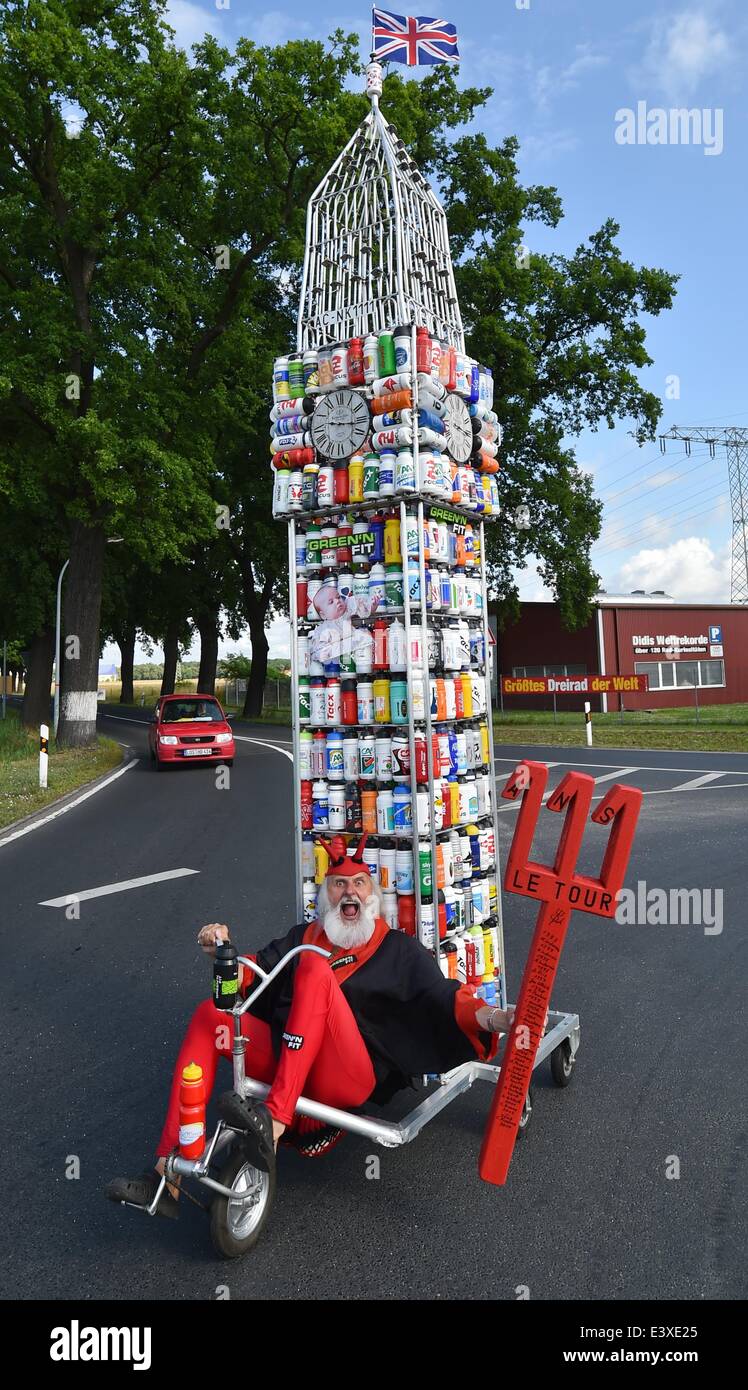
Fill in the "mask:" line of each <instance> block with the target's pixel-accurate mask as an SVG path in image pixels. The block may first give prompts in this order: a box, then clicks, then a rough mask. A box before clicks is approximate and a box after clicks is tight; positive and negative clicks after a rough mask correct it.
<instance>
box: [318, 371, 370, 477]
mask: <svg viewBox="0 0 748 1390" xmlns="http://www.w3.org/2000/svg"><path fill="white" fill-rule="evenodd" d="M370 429H371V420H370V417H369V407H368V405H367V404H366V401H365V400H364V398H363V396H360V395H359V394H358V392H356V391H350V390H348V389H347V388H346V387H342V388H341V390H339V391H328V393H327V395H325V396H322V398H321V400H320V401H319V403H318V405H317V406H316V408H315V411H314V414H313V416H312V442H313V443H314V446H315V448H316V449H319V452H320V453H321V454H322V455H323V456H324V458H328V459H342V458H347V457H348V455H349V454H355V452H356V450H357V449H360V448H361V445H362V444H363V442H364V440H365V439H366V438H367V436H368V434H369V431H370Z"/></svg>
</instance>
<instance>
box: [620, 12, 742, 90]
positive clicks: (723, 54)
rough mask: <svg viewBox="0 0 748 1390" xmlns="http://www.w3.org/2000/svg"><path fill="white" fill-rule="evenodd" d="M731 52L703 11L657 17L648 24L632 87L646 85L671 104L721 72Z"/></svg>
mask: <svg viewBox="0 0 748 1390" xmlns="http://www.w3.org/2000/svg"><path fill="white" fill-rule="evenodd" d="M733 51H734V45H733V41H732V40H731V39H729V38H728V36H727V34H726V33H725V31H724V30H723V29H721V28H720V26H719V24H718V22H717V21H716V19H713V18H712V17H711V16H710V15H709V14H707V13H706V11H705V10H704V9H690V10H681V11H680V13H679V14H670V15H658V16H656V17H655V18H654V19H653V20H652V22H651V26H650V38H649V43H648V45H647V49H646V52H645V54H644V57H643V59H642V62H641V63H640V64H639V65H638V66H637V67H636V68H635V69H633V70H632V72H631V73H630V77H631V79H632V81H633V83H634V85H635V86H641V84H642V83H648V84H649V85H654V86H655V87H659V88H660V89H661V90H662V91H663V92H665V93H666V95H667V96H668V97H669V98H670V99H671V100H673V101H677V100H682V99H684V98H685V97H688V96H690V95H691V93H692V92H694V91H695V90H696V88H697V87H698V86H699V84H700V83H701V82H702V81H703V80H704V78H707V77H711V76H712V75H713V74H714V73H717V72H721V71H722V70H723V69H724V67H725V65H726V64H727V63H729V61H730V60H731V58H732V56H733Z"/></svg>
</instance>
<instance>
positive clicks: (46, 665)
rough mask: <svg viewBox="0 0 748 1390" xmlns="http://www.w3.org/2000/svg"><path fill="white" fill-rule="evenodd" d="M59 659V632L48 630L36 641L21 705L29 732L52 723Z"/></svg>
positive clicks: (30, 654)
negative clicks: (54, 679)
mask: <svg viewBox="0 0 748 1390" xmlns="http://www.w3.org/2000/svg"><path fill="white" fill-rule="evenodd" d="M54 659H55V630H54V628H53V627H45V628H43V630H42V631H41V632H38V633H37V634H36V636H35V637H34V638H33V639H32V642H31V646H30V647H29V664H28V667H27V669H26V689H25V690H24V694H23V704H22V705H21V723H22V724H23V725H24V727H25V728H27V729H38V728H39V725H40V724H49V725H50V726H51V724H52V709H51V702H50V694H49V691H50V686H51V684H52V666H53V663H54Z"/></svg>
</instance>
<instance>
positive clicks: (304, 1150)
mask: <svg viewBox="0 0 748 1390" xmlns="http://www.w3.org/2000/svg"><path fill="white" fill-rule="evenodd" d="M344 1137H345V1131H344V1130H342V1129H336V1128H335V1126H334V1125H328V1124H326V1123H325V1121H324V1120H310V1119H308V1118H307V1117H306V1116H299V1118H298V1119H297V1120H296V1122H295V1124H293V1125H292V1126H291V1128H290V1129H286V1130H284V1131H283V1134H282V1135H281V1137H280V1143H281V1144H287V1145H288V1147H289V1148H291V1149H295V1150H296V1152H297V1153H298V1154H301V1157H302V1158H322V1156H323V1154H326V1153H329V1151H330V1149H333V1148H334V1147H335V1145H336V1144H339V1143H340V1141H341V1139H343V1138H344Z"/></svg>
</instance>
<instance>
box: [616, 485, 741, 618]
mask: <svg viewBox="0 0 748 1390" xmlns="http://www.w3.org/2000/svg"><path fill="white" fill-rule="evenodd" d="M721 506H722V499H720V501H719V502H715V504H714V506H713V507H710V508H709V509H708V510H707V511H704V510H703V509H702V508H699V509H698V510H697V511H695V512H692V513H691V515H690V516H684V517H681V519H680V521H679V522H678V525H677V526H676V528H675V529H676V531H680V529H681V527H682V526H687V525H688V523H689V521H693V520H695V518H696V517H705V516H710V515H711V513H712V512H716V511H718V510H719V508H720V507H721ZM635 544H636V542H635V541H633V542H632V541H630V540H628V541H622V542H621V543H620V544H619V545H611V546H609V547H608V548H607V549H606V550H605V551H601V552H600V554H601V555H602V554H606V555H610V554H612V553H613V551H615V550H630V549H631V547H632V545H635ZM641 544H642V546H646V545H647V540H646V537H643V538H642V542H641ZM663 544H666V545H669V544H670V540H668V541H665V542H663V541H656V540H654V539H653V540H651V541H649V545H651V546H656V545H663ZM733 602H738V600H733Z"/></svg>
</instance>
